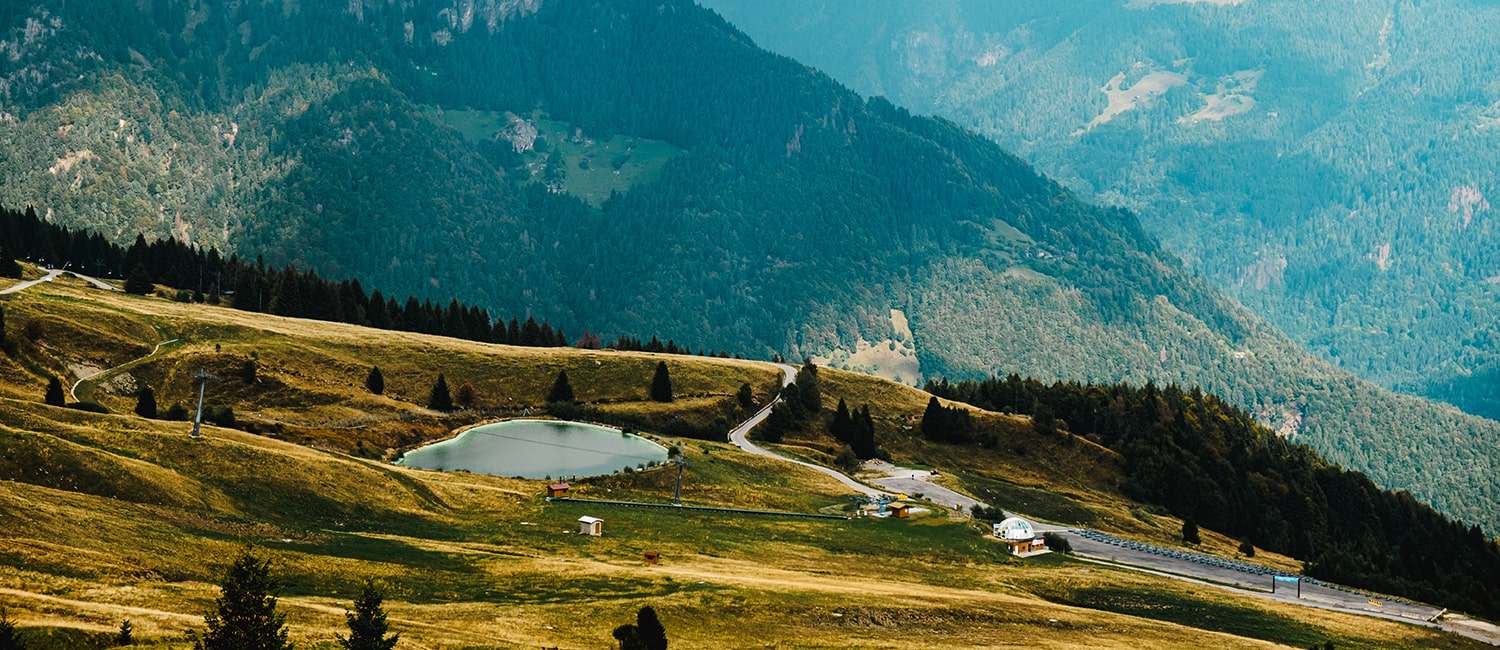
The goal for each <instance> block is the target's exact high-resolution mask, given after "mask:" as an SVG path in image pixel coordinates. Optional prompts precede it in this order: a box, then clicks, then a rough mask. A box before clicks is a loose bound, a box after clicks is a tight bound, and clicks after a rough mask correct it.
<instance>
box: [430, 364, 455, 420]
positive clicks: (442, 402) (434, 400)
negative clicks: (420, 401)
mask: <svg viewBox="0 0 1500 650" xmlns="http://www.w3.org/2000/svg"><path fill="white" fill-rule="evenodd" d="M427 408H430V409H432V410H434V411H444V412H446V411H452V410H453V395H452V394H451V393H449V392H448V378H447V377H444V376H443V373H438V376H437V381H436V382H435V383H433V384H432V392H431V393H429V394H428V395H427Z"/></svg>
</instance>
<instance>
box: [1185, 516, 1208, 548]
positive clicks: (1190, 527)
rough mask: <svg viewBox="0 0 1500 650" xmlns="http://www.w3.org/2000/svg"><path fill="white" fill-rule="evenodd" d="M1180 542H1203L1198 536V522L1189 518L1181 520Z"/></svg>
mask: <svg viewBox="0 0 1500 650" xmlns="http://www.w3.org/2000/svg"><path fill="white" fill-rule="evenodd" d="M1182 542H1183V543H1184V544H1201V543H1203V539H1202V538H1200V537H1199V536H1198V524H1197V523H1195V522H1194V521H1193V520H1192V519H1190V518H1189V519H1183V520H1182Z"/></svg>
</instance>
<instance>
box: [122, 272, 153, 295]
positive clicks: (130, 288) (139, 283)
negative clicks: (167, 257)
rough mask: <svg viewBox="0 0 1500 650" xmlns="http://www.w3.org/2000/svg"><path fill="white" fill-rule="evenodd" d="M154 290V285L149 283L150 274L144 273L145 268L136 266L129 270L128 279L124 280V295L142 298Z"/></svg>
mask: <svg viewBox="0 0 1500 650" xmlns="http://www.w3.org/2000/svg"><path fill="white" fill-rule="evenodd" d="M155 290H156V285H155V284H153V283H152V282H151V274H150V273H147V272H146V267H145V266H144V265H141V264H136V265H135V268H132V269H130V277H128V278H126V279H125V293H130V294H135V295H137V296H144V295H146V294H148V293H151V292H152V291H155Z"/></svg>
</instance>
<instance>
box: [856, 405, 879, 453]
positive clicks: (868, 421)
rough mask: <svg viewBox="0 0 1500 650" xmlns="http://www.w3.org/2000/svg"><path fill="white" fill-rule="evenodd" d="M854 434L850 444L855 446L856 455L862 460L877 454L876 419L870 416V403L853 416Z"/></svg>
mask: <svg viewBox="0 0 1500 650" xmlns="http://www.w3.org/2000/svg"><path fill="white" fill-rule="evenodd" d="M852 419H853V420H854V422H853V427H852V429H853V435H852V440H850V441H849V446H850V447H853V448H854V455H855V456H858V457H859V458H860V460H869V459H871V458H874V457H875V456H876V452H877V448H876V447H875V420H874V418H871V417H870V405H869V404H866V405H864V406H863V407H861V408H860V410H859V413H858V414H857V415H855V416H854V417H853V418H852Z"/></svg>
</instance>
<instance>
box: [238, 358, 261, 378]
mask: <svg viewBox="0 0 1500 650" xmlns="http://www.w3.org/2000/svg"><path fill="white" fill-rule="evenodd" d="M259 370H260V367H259V366H258V365H257V364H256V363H255V359H246V360H245V364H244V365H242V366H240V381H243V382H245V383H247V384H253V383H255V377H256V374H257V372H259Z"/></svg>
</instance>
